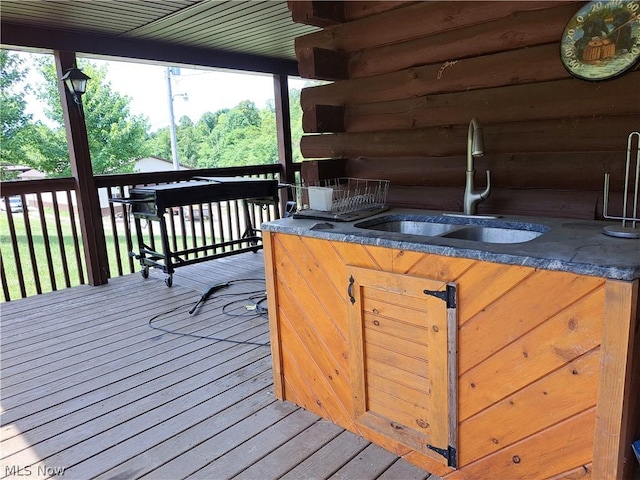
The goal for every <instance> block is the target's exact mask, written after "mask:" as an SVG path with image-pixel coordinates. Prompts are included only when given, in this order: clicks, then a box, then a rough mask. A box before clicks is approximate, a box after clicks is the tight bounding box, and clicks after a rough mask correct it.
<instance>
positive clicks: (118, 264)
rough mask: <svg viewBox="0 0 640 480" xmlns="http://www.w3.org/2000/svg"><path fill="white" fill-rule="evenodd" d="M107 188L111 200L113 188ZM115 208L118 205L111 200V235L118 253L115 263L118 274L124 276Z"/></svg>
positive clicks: (108, 197)
mask: <svg viewBox="0 0 640 480" xmlns="http://www.w3.org/2000/svg"><path fill="white" fill-rule="evenodd" d="M106 190H107V199H108V200H111V199H112V198H113V196H112V194H111V188H107V189H106ZM118 207H120V205H118ZM115 208H116V207H115V206H114V204H113V202H111V201H110V202H109V220H110V221H111V236H112V237H113V248H114V250H115V254H116V258H115V260H116V261H115V264H116V268H117V269H118V275H119V276H122V262H121V259H122V256H121V255H120V239H119V238H118V225H117V224H116V212H115ZM106 234H107V232H105V235H106ZM107 249H108V246H107ZM107 252H108V250H107ZM107 255H108V253H107ZM112 263H113V262H109V265H111V264H112Z"/></svg>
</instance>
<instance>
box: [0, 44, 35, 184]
mask: <svg viewBox="0 0 640 480" xmlns="http://www.w3.org/2000/svg"><path fill="white" fill-rule="evenodd" d="M0 68H1V70H0V122H1V124H2V125H1V130H0V135H1V136H0V147H1V148H0V164H1V165H3V166H4V165H11V164H18V163H25V150H24V149H25V146H26V144H27V139H28V137H29V135H28V134H29V131H30V129H31V115H29V114H27V113H26V112H25V110H26V106H27V101H26V100H25V93H26V89H25V88H23V87H22V86H21V83H22V81H23V80H24V78H25V76H26V74H27V69H26V68H24V61H23V60H22V59H21V58H20V57H19V56H18V55H16V54H14V53H10V52H8V51H7V50H0ZM7 178H8V177H7V175H5V172H4V168H3V169H2V179H3V180H5V179H7Z"/></svg>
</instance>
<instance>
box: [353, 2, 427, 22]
mask: <svg viewBox="0 0 640 480" xmlns="http://www.w3.org/2000/svg"><path fill="white" fill-rule="evenodd" d="M415 3H418V2H415V1H406V2H405V1H401V0H397V1H396V0H391V1H381V2H375V1H364V0H361V1H358V2H344V18H345V20H346V21H348V22H350V21H352V20H358V19H359V18H365V17H370V16H371V15H378V14H380V13H384V12H388V11H389V10H395V9H396V8H404V7H407V6H409V5H412V4H415Z"/></svg>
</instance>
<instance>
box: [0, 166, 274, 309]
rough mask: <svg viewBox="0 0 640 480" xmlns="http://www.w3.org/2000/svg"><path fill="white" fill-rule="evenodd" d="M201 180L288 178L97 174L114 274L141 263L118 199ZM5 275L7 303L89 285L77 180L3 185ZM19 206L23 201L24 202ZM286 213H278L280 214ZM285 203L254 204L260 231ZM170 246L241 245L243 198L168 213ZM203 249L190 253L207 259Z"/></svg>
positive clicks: (270, 169) (0, 242) (261, 171)
mask: <svg viewBox="0 0 640 480" xmlns="http://www.w3.org/2000/svg"><path fill="white" fill-rule="evenodd" d="M194 176H246V177H253V178H273V179H277V180H280V176H281V166H280V165H279V164H271V165H260V166H251V167H231V168H224V169H203V170H181V171H170V172H156V173H140V174H126V175H106V176H102V175H101V176H96V177H95V183H96V187H97V188H98V194H99V198H100V205H101V210H102V220H103V226H104V232H105V243H106V247H107V257H108V261H109V270H110V272H109V276H110V277H114V276H120V275H126V274H130V273H134V272H135V271H136V270H137V269H139V262H138V261H137V260H136V259H135V258H134V257H133V255H132V254H135V253H136V251H137V247H138V239H137V237H136V233H135V227H134V224H133V218H132V215H131V213H130V212H129V211H128V209H127V207H126V206H123V205H122V204H118V203H114V202H112V201H110V200H111V199H113V198H118V197H121V198H122V197H127V196H128V192H129V189H130V188H132V187H134V186H139V185H153V184H163V183H174V182H182V181H187V180H189V179H190V178H192V177H194ZM0 189H1V190H0V196H1V197H2V198H0V205H1V206H2V211H1V212H0V261H1V267H0V275H1V281H2V290H3V299H4V301H9V300H12V299H16V298H24V297H27V296H31V295H36V294H40V293H44V292H48V291H53V290H58V289H60V288H68V287H71V286H75V285H81V284H84V283H85V279H86V278H87V274H86V261H85V256H84V250H83V243H82V242H83V239H82V236H81V234H80V231H81V229H80V225H79V214H78V210H77V202H76V192H75V182H74V180H73V179H72V178H62V179H46V180H31V181H13V182H2V183H1V185H0ZM16 196H17V197H19V198H20V199H21V200H22V206H23V208H22V211H19V210H20V209H19V208H15V209H14V210H15V211H12V208H11V206H10V202H9V201H8V199H9V197H16ZM18 203H19V202H18ZM276 208H278V212H276V210H275V209H276ZM280 208H281V207H280V206H273V205H272V206H268V207H266V206H264V205H258V204H250V217H251V221H252V224H253V225H254V226H259V225H260V224H261V223H262V222H264V221H268V220H271V219H273V218H276V215H280V211H281V210H280ZM152 223H153V222H149V223H148V224H146V225H145V228H144V230H145V235H148V237H147V239H146V240H145V241H146V242H150V243H151V247H152V248H154V245H155V244H156V243H158V242H159V241H160V240H159V234H160V232H159V231H157V230H158V229H157V228H156V231H154V227H153V224H152ZM167 229H168V236H169V242H170V244H171V245H172V247H173V248H172V249H173V250H178V249H180V250H187V249H197V248H198V247H201V246H204V245H212V247H213V248H214V249H217V251H219V252H227V251H230V250H232V249H236V248H241V246H239V245H228V244H227V243H228V242H229V240H232V239H237V238H240V236H241V235H242V232H244V231H245V229H246V225H245V220H244V215H243V212H242V211H241V208H240V201H238V200H231V201H223V202H213V203H205V204H196V205H190V206H187V207H183V208H177V209H174V210H173V211H172V212H169V213H167ZM206 253H207V252H195V253H193V254H190V255H194V256H197V255H205V254H206Z"/></svg>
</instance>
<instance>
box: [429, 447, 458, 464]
mask: <svg viewBox="0 0 640 480" xmlns="http://www.w3.org/2000/svg"><path fill="white" fill-rule="evenodd" d="M427 448H428V449H429V450H433V451H434V452H436V453H437V454H439V455H442V456H443V457H444V458H446V459H447V466H448V467H453V468H458V459H457V458H456V449H455V448H453V447H452V446H451V445H449V446H448V447H447V448H446V449H444V448H438V447H434V446H433V445H427Z"/></svg>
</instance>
